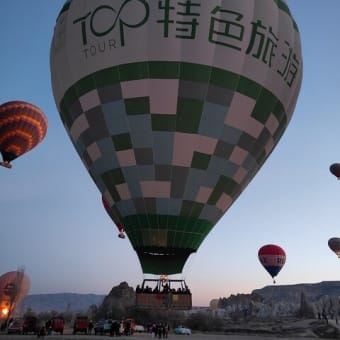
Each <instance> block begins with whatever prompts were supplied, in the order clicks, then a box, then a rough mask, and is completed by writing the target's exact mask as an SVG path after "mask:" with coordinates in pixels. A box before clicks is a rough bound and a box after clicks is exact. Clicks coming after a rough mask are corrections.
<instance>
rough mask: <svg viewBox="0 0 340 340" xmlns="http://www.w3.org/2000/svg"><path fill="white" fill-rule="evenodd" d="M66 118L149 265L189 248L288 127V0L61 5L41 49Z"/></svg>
mask: <svg viewBox="0 0 340 340" xmlns="http://www.w3.org/2000/svg"><path fill="white" fill-rule="evenodd" d="M50 65H51V80H52V87H53V94H54V98H55V102H56V105H57V108H58V111H59V113H60V116H61V119H62V122H63V124H64V126H65V128H66V131H67V133H68V135H69V137H70V138H71V140H72V143H73V144H74V147H75V149H76V150H77V152H78V154H79V156H80V158H81V159H82V161H83V163H84V165H85V167H86V168H87V170H88V172H89V174H90V176H91V178H92V179H93V180H94V182H95V183H96V185H97V187H98V189H99V190H100V192H101V193H102V195H104V197H105V198H106V200H107V201H108V203H109V204H110V207H111V209H113V210H114V212H115V215H116V216H117V219H118V220H119V224H121V225H123V226H124V230H125V232H126V234H127V236H128V238H129V240H130V242H131V243H132V246H133V248H134V250H135V251H136V253H137V255H138V258H139V261H140V263H141V267H142V270H143V273H144V274H156V275H161V274H167V275H172V274H180V273H182V270H183V267H184V265H185V263H186V261H187V259H188V257H189V256H190V255H191V254H193V253H195V252H196V251H197V249H198V247H199V246H200V245H201V243H202V242H203V240H204V239H205V237H206V236H207V235H208V233H209V232H210V230H211V229H212V228H213V227H214V225H215V224H216V223H217V222H218V221H219V220H220V218H221V217H222V216H223V214H224V213H225V212H226V211H227V210H228V209H229V208H230V206H231V205H232V204H233V202H234V201H235V200H236V199H237V197H238V196H239V195H240V194H241V192H242V191H243V190H244V189H245V187H246V186H247V184H248V183H249V182H250V181H251V179H252V178H253V177H254V176H255V174H256V173H257V171H258V170H259V169H260V167H261V166H262V165H263V164H264V162H265V160H266V159H267V157H268V156H269V155H270V153H271V152H272V150H273V148H274V147H275V145H276V144H277V143H278V141H279V140H280V138H281V136H282V135H283V133H284V131H285V129H286V127H287V125H288V123H289V121H290V119H291V116H292V114H293V111H294V107H295V104H296V101H297V97H298V93H299V90H300V85H301V81H302V56H301V46H300V36H299V31H298V28H297V25H296V23H295V21H294V19H293V17H292V14H291V13H290V11H289V8H288V6H287V4H286V2H285V1H282V0H280V1H274V0H272V1H271V0H268V1H261V2H259V1H256V0H238V1H231V0H229V1H228V0H226V1H223V2H221V1H219V0H210V1H206V0H196V1H195V2H193V1H185V2H180V1H172V2H170V1H165V2H161V1H151V0H130V1H126V0H116V1H114V2H110V1H106V2H104V3H103V2H102V1H99V0H72V1H66V3H65V4H64V6H63V8H62V10H61V12H60V14H59V16H58V18H57V22H56V26H55V30H54V36H53V40H52V43H51V53H50Z"/></svg>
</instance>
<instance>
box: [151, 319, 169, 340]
mask: <svg viewBox="0 0 340 340" xmlns="http://www.w3.org/2000/svg"><path fill="white" fill-rule="evenodd" d="M150 328H151V329H148V331H149V333H151V336H152V337H153V338H159V339H161V338H167V337H168V333H169V325H168V324H163V323H162V322H160V323H158V324H155V323H154V324H152V326H151V327H150Z"/></svg>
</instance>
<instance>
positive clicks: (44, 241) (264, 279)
mask: <svg viewBox="0 0 340 340" xmlns="http://www.w3.org/2000/svg"><path fill="white" fill-rule="evenodd" d="M63 3H64V1H63V0H53V1H46V0H35V1H33V2H32V1H27V0H2V1H1V2H0V47H1V55H0V61H1V62H0V75H1V77H0V102H1V103H2V102H6V101H10V100H16V99H18V100H25V101H28V102H31V103H33V104H35V105H37V106H38V107H40V108H41V109H42V110H43V111H44V112H45V113H46V115H47V117H48V120H49V129H48V133H47V136H46V138H45V140H44V141H43V142H42V143H41V144H40V145H39V146H37V147H36V148H35V149H34V150H32V151H31V152H30V153H27V154H25V155H24V156H22V157H21V158H19V159H17V160H16V161H14V162H13V169H12V170H8V169H5V168H0V183H1V186H0V193H1V194H0V240H1V246H0V274H3V273H5V272H7V271H11V270H15V269H17V268H18V267H20V266H24V267H25V270H26V273H27V275H28V276H29V277H30V278H31V281H32V286H31V291H30V294H37V293H57V292H78V293H98V294H107V293H108V292H109V291H110V290H111V288H112V287H113V286H115V285H117V284H119V283H120V282H122V281H127V282H128V283H129V284H130V285H131V286H134V287H135V286H136V285H137V284H138V283H140V282H141V281H142V279H143V274H142V271H141V269H140V265H139V262H138V259H137V256H136V254H135V252H134V250H133V249H132V247H131V245H130V244H129V241H128V240H127V239H126V240H121V239H119V238H118V237H117V232H116V229H115V226H114V225H113V222H112V221H111V220H110V219H109V217H108V216H107V214H106V212H105V211H104V209H103V207H102V203H101V196H100V194H99V191H98V189H97V188H96V186H95V184H94V183H93V182H92V180H91V178H90V176H89V175H88V173H87V171H86V169H85V168H84V166H83V164H82V162H81V161H80V159H79V157H78V155H77V153H76V151H75V150H74V148H73V146H72V144H71V142H70V140H69V137H68V136H67V134H66V131H65V129H64V127H63V126H62V123H61V120H60V118H59V114H58V112H57V109H56V106H55V103H54V99H53V95H52V90H51V81H50V67H49V50H50V43H51V38H52V34H53V28H54V24H55V19H56V17H57V15H58V13H59V10H60V8H61V7H62V5H63ZM288 4H289V7H290V9H291V11H292V13H293V16H294V17H295V20H296V22H297V24H298V26H299V29H300V32H301V40H302V51H303V59H304V77H303V83H302V89H301V92H300V96H299V99H298V103H297V106H296V109H295V113H294V115H293V118H292V120H291V123H290V125H289V126H288V129H287V131H286V133H285V134H284V136H283V138H282V139H281V141H280V143H279V144H278V146H277V147H276V149H275V150H274V152H273V153H272V155H271V156H270V157H269V159H268V160H267V162H266V163H265V165H264V166H263V167H262V169H261V170H260V171H259V172H258V174H257V175H256V177H255V178H254V180H253V181H252V182H251V183H250V184H249V186H248V187H247V188H246V189H245V191H244V192H243V193H242V195H241V196H240V197H239V198H238V200H237V201H236V203H234V205H233V206H232V207H231V208H230V209H229V211H228V212H227V213H226V214H225V216H224V217H223V218H222V219H221V220H220V222H219V223H218V224H217V225H216V227H215V228H214V229H213V230H212V232H211V233H210V234H209V235H208V237H207V238H206V239H205V241H204V242H203V244H202V246H201V247H200V248H199V250H198V252H197V253H196V254H195V255H194V256H193V257H192V258H191V259H190V260H189V263H188V265H187V266H186V268H185V279H186V281H187V283H188V285H189V286H190V288H191V290H192V292H193V303H194V305H208V303H209V301H210V300H211V299H213V298H218V297H223V296H226V297H227V296H229V295H230V294H237V293H249V292H251V291H252V290H253V289H257V288H262V287H263V286H266V285H269V284H272V280H271V278H270V276H269V275H268V274H267V273H266V272H265V270H264V269H263V268H262V266H261V265H260V263H259V261H258V259H257V251H258V249H259V248H260V247H261V246H262V245H264V244H267V243H276V244H279V245H280V246H282V247H283V248H284V249H285V251H286V253H287V262H286V265H285V267H284V268H283V269H282V271H281V272H280V274H279V276H278V277H277V284H296V283H313V282H320V281H324V280H340V260H338V259H337V258H336V256H335V254H333V253H332V252H331V251H330V250H329V248H328V245H327V241H328V239H329V238H330V237H334V236H337V237H340V210H339V199H340V182H338V181H337V180H336V179H335V177H333V176H332V175H331V174H330V173H329V170H328V168H329V165H330V164H332V163H334V162H340V141H339V136H340V100H339V97H340V68H339V67H338V64H339V55H340V42H339V36H340V26H339V24H338V16H339V12H340V1H339V0H327V1H320V0H298V1H293V0H290V1H288Z"/></svg>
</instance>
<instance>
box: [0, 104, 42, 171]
mask: <svg viewBox="0 0 340 340" xmlns="http://www.w3.org/2000/svg"><path fill="white" fill-rule="evenodd" d="M47 125H48V123H47V118H46V116H45V114H44V113H43V112H42V111H41V110H40V109H39V108H38V107H36V106H35V105H33V104H30V103H27V102H24V101H19V100H16V101H10V102H6V103H4V104H2V105H1V106H0V152H1V155H2V158H3V162H1V163H0V165H3V166H5V167H7V168H11V161H13V160H14V159H16V158H17V157H20V156H21V155H23V154H24V153H26V152H28V151H30V150H31V149H33V148H34V147H35V146H36V145H37V144H39V143H40V142H41V141H42V140H43V139H44V137H45V135H46V132H47Z"/></svg>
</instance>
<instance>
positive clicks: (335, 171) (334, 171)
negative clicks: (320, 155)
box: [329, 163, 340, 179]
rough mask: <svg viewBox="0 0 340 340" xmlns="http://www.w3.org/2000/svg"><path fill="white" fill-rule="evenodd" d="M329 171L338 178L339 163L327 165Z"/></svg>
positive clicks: (339, 172) (339, 175) (339, 174)
mask: <svg viewBox="0 0 340 340" xmlns="http://www.w3.org/2000/svg"><path fill="white" fill-rule="evenodd" d="M329 171H330V172H331V173H332V174H333V175H334V176H335V177H336V178H337V179H340V164H339V163H334V164H332V165H331V166H330V167H329Z"/></svg>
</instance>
